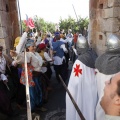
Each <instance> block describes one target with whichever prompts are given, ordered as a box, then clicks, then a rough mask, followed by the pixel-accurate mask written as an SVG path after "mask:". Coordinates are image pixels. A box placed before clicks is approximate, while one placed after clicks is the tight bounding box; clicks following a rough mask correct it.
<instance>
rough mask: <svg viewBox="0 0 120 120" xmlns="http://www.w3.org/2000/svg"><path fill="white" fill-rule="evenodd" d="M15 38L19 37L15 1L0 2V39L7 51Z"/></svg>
mask: <svg viewBox="0 0 120 120" xmlns="http://www.w3.org/2000/svg"><path fill="white" fill-rule="evenodd" d="M17 36H19V23H18V13H17V6H16V0H0V38H2V39H4V45H5V48H6V50H7V51H8V50H9V49H10V47H12V44H13V40H14V39H15V38H16V37H17ZM0 43H1V39H0ZM2 44H3V43H2Z"/></svg>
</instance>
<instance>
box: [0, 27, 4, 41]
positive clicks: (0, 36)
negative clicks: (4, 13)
mask: <svg viewBox="0 0 120 120" xmlns="http://www.w3.org/2000/svg"><path fill="white" fill-rule="evenodd" d="M2 38H4V35H3V28H2V27H0V39H2Z"/></svg>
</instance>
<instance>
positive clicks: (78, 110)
mask: <svg viewBox="0 0 120 120" xmlns="http://www.w3.org/2000/svg"><path fill="white" fill-rule="evenodd" d="M59 78H60V80H61V82H62V84H63V86H64V88H65V90H66V92H67V93H68V95H69V97H70V99H71V101H72V103H73V105H74V107H75V109H76V111H77V113H78V115H79V117H80V119H81V120H85V118H84V116H83V114H82V112H81V111H80V109H79V107H78V105H77V103H76V102H75V100H74V98H73V97H72V95H71V93H70V91H69V90H68V88H67V86H66V84H65V82H64V81H63V79H62V77H61V76H60V75H59Z"/></svg>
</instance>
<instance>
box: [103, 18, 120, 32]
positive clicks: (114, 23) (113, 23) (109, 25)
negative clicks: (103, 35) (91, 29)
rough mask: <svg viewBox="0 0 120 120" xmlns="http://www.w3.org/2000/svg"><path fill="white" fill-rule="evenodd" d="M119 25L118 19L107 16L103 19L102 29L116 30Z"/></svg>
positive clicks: (107, 30)
mask: <svg viewBox="0 0 120 120" xmlns="http://www.w3.org/2000/svg"><path fill="white" fill-rule="evenodd" d="M119 27H120V23H119V20H118V19H117V18H109V19H107V20H103V26H102V31H103V32H118V31H119Z"/></svg>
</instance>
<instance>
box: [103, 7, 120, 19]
mask: <svg viewBox="0 0 120 120" xmlns="http://www.w3.org/2000/svg"><path fill="white" fill-rule="evenodd" d="M102 17H103V18H113V17H119V18H120V7H113V8H108V9H104V10H103V14H102Z"/></svg>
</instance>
